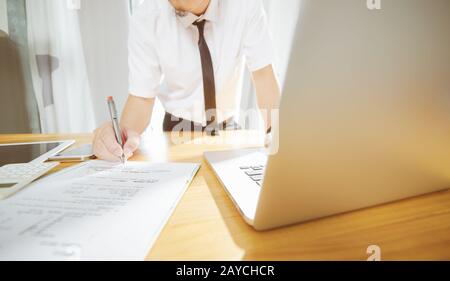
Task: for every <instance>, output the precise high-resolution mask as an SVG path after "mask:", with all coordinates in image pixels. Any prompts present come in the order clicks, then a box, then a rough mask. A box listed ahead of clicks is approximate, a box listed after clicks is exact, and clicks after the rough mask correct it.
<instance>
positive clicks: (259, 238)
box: [0, 132, 450, 260]
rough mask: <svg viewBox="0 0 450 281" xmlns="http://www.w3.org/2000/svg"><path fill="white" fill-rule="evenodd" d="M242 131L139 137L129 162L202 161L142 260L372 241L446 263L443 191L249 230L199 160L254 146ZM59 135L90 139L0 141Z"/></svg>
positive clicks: (348, 251) (288, 255)
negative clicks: (176, 140) (176, 138)
mask: <svg viewBox="0 0 450 281" xmlns="http://www.w3.org/2000/svg"><path fill="white" fill-rule="evenodd" d="M249 134H250V133H249V132H234V133H228V134H227V136H222V137H219V138H218V139H212V138H205V139H203V138H200V137H199V136H196V138H194V139H192V140H185V141H184V142H183V143H181V144H172V143H171V142H170V140H169V137H168V136H167V135H161V134H159V135H154V136H148V137H145V138H144V139H143V144H142V148H141V150H140V151H139V152H137V153H136V155H135V157H134V158H133V160H148V161H154V162H158V161H180V162H201V163H202V168H201V169H200V171H199V173H198V174H197V176H196V177H195V179H194V181H193V183H192V185H191V186H190V187H189V189H188V191H187V192H186V194H185V195H184V197H183V199H182V200H181V202H180V204H179V205H178V207H177V208H176V210H175V212H174V214H173V216H172V217H171V218H170V220H169V222H168V224H167V225H166V226H165V228H164V230H163V231H162V233H161V235H160V237H159V238H158V240H157V242H156V244H155V246H154V247H153V249H152V250H151V252H150V253H149V254H148V257H147V259H148V260H366V259H367V257H368V255H367V254H366V249H367V247H368V246H369V245H372V244H376V245H379V246H380V247H381V251H382V252H381V258H382V259H383V260H450V191H444V192H440V193H434V194H430V195H425V196H421V197H417V198H413V199H408V200H403V201H400V202H396V203H391V204H386V205H383V206H378V207H374V208H369V209H365V210H361V211H356V212H352V213H347V214H342V215H336V216H333V217H329V218H325V219H321V220H316V221H312V222H308V223H303V224H299V225H296V226H291V227H287V228H281V229H277V230H273V231H268V232H262V233H260V232H256V231H254V230H252V228H251V227H249V226H248V225H246V224H245V222H244V221H243V220H242V219H241V217H240V215H239V214H238V212H237V211H236V209H235V207H234V205H233V204H232V203H231V201H230V200H229V199H228V197H227V195H226V193H225V192H224V190H223V189H222V186H221V185H220V183H219V182H218V180H217V179H216V178H215V176H214V175H213V172H212V171H211V169H210V168H209V167H208V165H207V163H206V162H205V161H204V160H203V158H202V153H203V151H205V150H222V149H228V148H232V147H233V148H237V147H243V146H253V145H257V144H258V142H257V141H256V142H255V141H252V142H253V143H252V142H250V143H247V144H245V145H243V144H242V139H243V138H245V137H249ZM61 138H62V139H76V140H77V142H78V143H85V142H89V141H90V139H91V136H90V135H2V136H1V135H0V143H2V142H3V143H4V142H12V141H14V142H22V141H40V140H55V139H61ZM214 140H215V142H218V143H216V144H214V143H211V142H212V141H214ZM200 141H203V142H205V141H206V142H209V143H210V144H199V142H200ZM221 141H222V142H224V141H226V143H220V142H221Z"/></svg>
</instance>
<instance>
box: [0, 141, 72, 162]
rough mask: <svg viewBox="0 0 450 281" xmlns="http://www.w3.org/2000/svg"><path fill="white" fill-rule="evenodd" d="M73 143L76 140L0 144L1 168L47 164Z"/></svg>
mask: <svg viewBox="0 0 450 281" xmlns="http://www.w3.org/2000/svg"><path fill="white" fill-rule="evenodd" d="M73 143H75V141H74V140H64V141H44V142H28V143H6V144H0V167H1V166H4V165H7V164H17V163H30V162H45V161H46V160H48V159H49V158H50V157H52V156H54V155H56V154H58V153H59V152H61V151H63V150H64V149H66V148H68V147H69V146H71V145H72V144H73Z"/></svg>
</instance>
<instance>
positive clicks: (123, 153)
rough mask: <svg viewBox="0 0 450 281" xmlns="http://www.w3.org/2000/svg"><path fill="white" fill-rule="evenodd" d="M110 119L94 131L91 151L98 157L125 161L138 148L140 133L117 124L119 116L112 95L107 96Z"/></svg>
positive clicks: (113, 160)
mask: <svg viewBox="0 0 450 281" xmlns="http://www.w3.org/2000/svg"><path fill="white" fill-rule="evenodd" d="M108 109H109V112H110V116H111V121H110V122H106V123H105V124H103V125H102V126H101V127H100V128H98V129H97V130H95V132H94V141H93V151H94V154H95V156H97V158H99V159H103V160H107V161H111V162H117V161H119V160H120V161H122V163H125V161H126V160H127V159H129V158H130V157H132V156H133V152H134V151H135V150H137V149H138V148H139V144H140V135H139V134H138V133H137V132H134V131H132V130H129V129H126V128H121V127H120V126H119V116H118V113H117V110H116V106H115V103H114V100H113V98H112V97H108Z"/></svg>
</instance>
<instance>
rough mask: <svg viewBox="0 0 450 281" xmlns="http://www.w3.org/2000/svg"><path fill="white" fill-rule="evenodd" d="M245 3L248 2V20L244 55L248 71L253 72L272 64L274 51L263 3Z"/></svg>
mask: <svg viewBox="0 0 450 281" xmlns="http://www.w3.org/2000/svg"><path fill="white" fill-rule="evenodd" d="M246 1H249V7H248V9H249V10H248V11H249V13H248V14H249V19H248V22H247V28H246V30H245V33H244V44H243V46H244V55H245V57H246V61H247V67H248V69H249V70H250V71H251V72H254V71H257V70H259V69H261V68H264V67H266V66H268V65H271V64H273V62H274V50H273V45H272V38H271V36H270V32H269V25H268V22H267V16H266V12H265V10H264V5H263V2H262V1H261V0H246Z"/></svg>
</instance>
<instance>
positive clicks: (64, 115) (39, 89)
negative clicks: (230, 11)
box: [0, 0, 301, 133]
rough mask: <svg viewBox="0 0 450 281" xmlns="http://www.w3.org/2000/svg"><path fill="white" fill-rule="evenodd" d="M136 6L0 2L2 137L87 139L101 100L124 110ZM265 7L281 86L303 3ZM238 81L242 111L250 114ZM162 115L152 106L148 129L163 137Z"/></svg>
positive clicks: (106, 0) (98, 118) (84, 0)
mask: <svg viewBox="0 0 450 281" xmlns="http://www.w3.org/2000/svg"><path fill="white" fill-rule="evenodd" d="M139 1H142V0H0V133H84V132H91V131H93V130H94V129H95V128H96V127H97V126H98V125H100V124H102V123H103V122H105V121H108V120H109V116H108V111H107V107H106V103H105V98H106V97H107V96H114V98H115V99H116V102H117V103H118V105H117V106H118V108H122V107H123V105H124V103H125V101H126V98H127V95H128V65H127V38H128V22H129V18H130V16H131V15H132V13H133V7H135V5H137V4H138V2H139ZM154 1H166V0H154ZM222 1H227V0H222ZM263 1H264V5H265V8H266V12H267V16H268V20H269V25H270V29H271V33H272V37H273V42H274V47H275V50H276V64H275V68H276V72H277V74H278V76H279V79H280V83H281V85H283V82H284V77H285V74H286V70H287V65H288V60H289V54H290V48H291V43H292V36H293V33H294V31H295V30H294V29H295V25H296V22H297V19H298V14H299V9H300V4H301V1H300V0H283V1H279V0H278V1H277V0H263ZM243 75H244V79H243V81H244V82H243V84H242V93H241V96H242V101H241V109H243V110H246V109H254V108H255V107H256V97H255V94H254V90H253V87H252V83H251V80H250V74H249V73H243ZM163 114H164V110H163V109H162V107H161V105H160V104H159V103H158V102H157V105H156V109H155V112H154V114H153V117H152V122H151V125H150V127H149V128H148V130H161V123H162V118H163ZM243 118H244V117H242V118H241V119H240V122H241V124H242V125H245V127H246V128H249V129H252V128H256V127H257V126H258V122H257V121H255V120H243Z"/></svg>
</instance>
